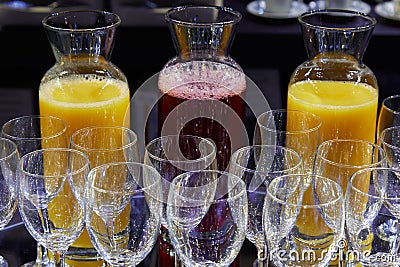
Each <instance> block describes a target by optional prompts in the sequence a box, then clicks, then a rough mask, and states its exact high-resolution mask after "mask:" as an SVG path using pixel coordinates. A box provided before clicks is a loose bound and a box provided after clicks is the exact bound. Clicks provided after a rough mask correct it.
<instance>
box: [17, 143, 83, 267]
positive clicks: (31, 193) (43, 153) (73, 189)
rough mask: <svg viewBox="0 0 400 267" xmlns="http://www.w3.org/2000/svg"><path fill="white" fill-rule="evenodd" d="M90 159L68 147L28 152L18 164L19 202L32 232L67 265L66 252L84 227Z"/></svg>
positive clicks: (59, 264)
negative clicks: (86, 185) (84, 199)
mask: <svg viewBox="0 0 400 267" xmlns="http://www.w3.org/2000/svg"><path fill="white" fill-rule="evenodd" d="M88 172H89V159H88V158H87V156H86V155H84V154H83V153H81V152H79V151H76V150H73V149H66V148H47V149H40V150H35V151H33V152H30V153H28V154H25V155H24V156H22V157H21V160H20V162H19V164H18V170H17V176H18V189H19V190H18V206H19V211H20V214H21V217H22V220H23V222H24V224H25V226H26V228H27V230H28V232H29V233H30V234H31V236H32V237H33V238H34V239H35V240H36V241H37V242H39V243H40V244H41V245H43V246H45V247H46V248H47V249H49V250H50V251H51V252H52V253H53V254H54V260H55V266H57V267H64V266H65V259H64V256H65V253H66V252H67V250H68V247H69V246H70V245H71V244H72V243H73V242H74V241H75V240H76V239H77V238H78V236H79V235H80V234H81V233H82V231H83V229H84V203H83V201H82V200H83V197H84V196H83V194H82V192H84V189H82V188H80V187H81V186H82V185H84V184H85V183H84V182H80V183H75V182H74V181H85V180H86V175H87V174H88Z"/></svg>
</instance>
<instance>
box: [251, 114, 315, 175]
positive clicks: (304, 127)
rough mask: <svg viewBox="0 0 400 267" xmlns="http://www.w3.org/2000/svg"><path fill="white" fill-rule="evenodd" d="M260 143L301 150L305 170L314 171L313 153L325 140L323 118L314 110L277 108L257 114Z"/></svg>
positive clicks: (298, 151)
mask: <svg viewBox="0 0 400 267" xmlns="http://www.w3.org/2000/svg"><path fill="white" fill-rule="evenodd" d="M257 125H258V128H257V129H258V130H259V131H260V137H261V139H260V140H257V141H256V142H257V144H262V145H279V146H284V147H289V148H291V149H293V150H295V151H296V152H297V153H299V154H300V156H301V158H302V161H303V170H304V171H305V172H311V171H312V165H313V160H314V153H315V149H316V148H317V146H318V145H319V144H320V143H321V142H322V136H321V125H322V123H321V119H320V118H319V117H318V116H316V115H314V114H313V113H311V112H307V111H298V110H285V109H277V110H270V111H267V112H265V113H262V114H261V115H259V116H258V118H257Z"/></svg>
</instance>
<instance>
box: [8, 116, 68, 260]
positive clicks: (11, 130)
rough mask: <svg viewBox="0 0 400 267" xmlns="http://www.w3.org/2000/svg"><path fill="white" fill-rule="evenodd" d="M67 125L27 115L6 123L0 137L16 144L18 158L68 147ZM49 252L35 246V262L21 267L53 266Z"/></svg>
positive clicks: (50, 119) (53, 118)
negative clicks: (36, 152)
mask: <svg viewBox="0 0 400 267" xmlns="http://www.w3.org/2000/svg"><path fill="white" fill-rule="evenodd" d="M66 131H67V124H66V123H65V121H64V120H62V119H60V118H57V117H53V116H44V115H27V116H21V117H17V118H13V119H11V120H9V121H7V122H6V123H5V124H4V125H3V126H2V128H1V135H2V136H3V137H5V138H7V139H10V140H12V141H14V142H15V143H16V144H17V147H18V152H19V154H20V156H21V157H22V156H24V155H25V154H26V153H29V152H32V151H34V150H37V149H42V148H51V147H61V148H66V147H67V146H68V140H67V135H66ZM48 254H49V251H48V250H47V249H46V248H45V247H43V246H41V245H40V244H37V255H36V260H35V261H31V262H27V263H25V264H23V265H22V266H23V267H39V266H54V262H53V261H52V260H50V259H49V255H48Z"/></svg>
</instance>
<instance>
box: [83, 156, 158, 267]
mask: <svg viewBox="0 0 400 267" xmlns="http://www.w3.org/2000/svg"><path fill="white" fill-rule="evenodd" d="M158 175H159V174H158V172H157V171H156V170H155V169H154V168H152V167H150V166H148V165H144V164H140V163H134V162H118V163H106V164H103V165H100V166H98V167H95V168H93V169H92V170H91V171H90V173H89V175H88V181H89V182H88V187H87V193H88V198H87V206H86V207H87V209H86V220H85V221H86V228H87V229H88V232H89V236H90V239H91V240H92V243H93V244H94V246H95V247H96V249H97V251H99V253H100V254H101V256H102V257H103V259H104V260H105V261H106V262H107V263H108V264H109V265H110V266H135V265H137V264H139V263H140V262H141V261H142V260H143V259H144V258H145V257H146V256H147V255H148V254H149V252H150V251H151V250H152V248H153V246H154V244H155V242H156V240H157V236H158V233H159V232H158V231H159V229H160V214H161V193H162V192H161V184H160V181H161V179H160V178H158V177H157V176H158Z"/></svg>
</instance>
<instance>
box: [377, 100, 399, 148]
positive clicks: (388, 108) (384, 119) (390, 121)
mask: <svg viewBox="0 0 400 267" xmlns="http://www.w3.org/2000/svg"><path fill="white" fill-rule="evenodd" d="M392 126H400V95H391V96H388V97H386V98H384V99H383V101H382V105H381V109H380V111H379V116H378V126H377V131H376V134H377V140H379V136H380V134H381V132H382V131H383V130H384V129H386V128H388V127H392Z"/></svg>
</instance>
